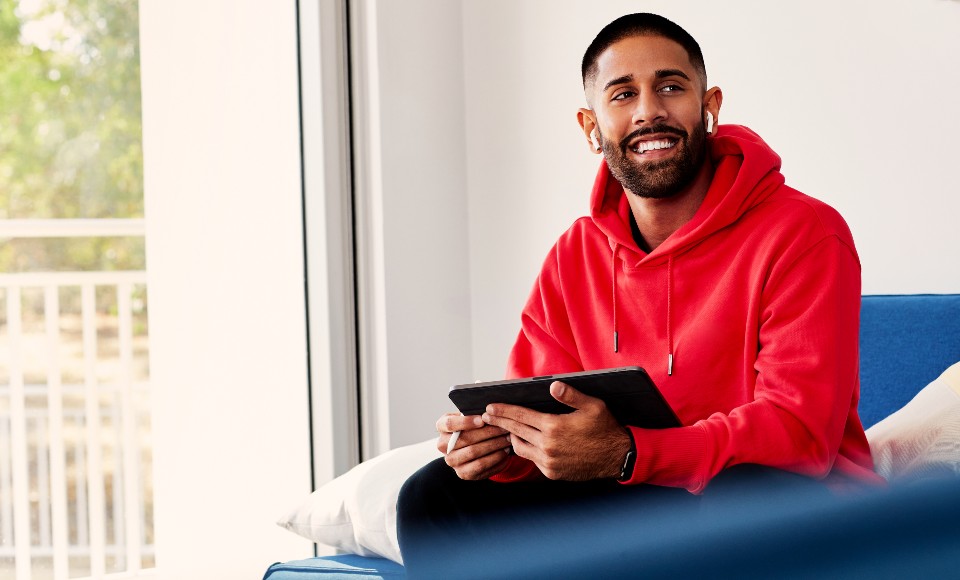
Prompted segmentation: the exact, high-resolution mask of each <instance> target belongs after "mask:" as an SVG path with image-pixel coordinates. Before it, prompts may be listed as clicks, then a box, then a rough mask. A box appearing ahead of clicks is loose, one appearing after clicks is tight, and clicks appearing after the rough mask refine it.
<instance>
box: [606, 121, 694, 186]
mask: <svg viewBox="0 0 960 580" xmlns="http://www.w3.org/2000/svg"><path fill="white" fill-rule="evenodd" d="M653 133H662V134H668V135H674V136H677V137H679V141H677V144H676V145H674V147H675V148H677V149H678V151H677V154H676V155H674V156H673V158H672V159H665V160H663V161H654V162H651V163H637V162H636V161H634V160H633V159H631V158H630V157H628V153H627V152H628V147H627V143H629V142H630V141H632V140H633V139H636V138H637V137H642V136H644V135H650V134H653ZM598 134H599V130H598ZM706 142H707V133H706V129H704V127H703V125H702V124H699V123H698V124H697V125H696V126H695V127H694V129H693V134H692V135H691V134H689V133H687V132H686V131H684V130H683V129H678V128H675V127H669V126H667V125H655V126H653V127H645V128H643V129H638V130H636V131H634V132H633V133H631V134H629V135H627V136H626V137H625V138H624V139H623V140H621V141H620V142H619V143H614V142H613V141H607V140H606V139H604V138H603V135H600V144H601V146H602V147H603V156H604V157H605V158H606V160H607V166H608V167H609V168H610V173H612V174H613V176H614V177H616V178H617V181H619V182H620V185H622V186H623V187H624V189H626V190H628V191H630V192H631V193H633V194H634V195H638V196H640V197H646V198H650V199H667V198H670V197H673V196H675V195H677V194H678V193H680V192H681V191H683V190H684V189H685V188H686V187H687V186H689V185H690V184H691V183H693V180H694V179H695V178H696V176H697V173H698V172H699V171H700V167H701V166H702V165H703V163H704V160H705V159H706V155H707V147H706Z"/></svg>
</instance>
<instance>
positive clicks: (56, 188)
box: [0, 0, 143, 270]
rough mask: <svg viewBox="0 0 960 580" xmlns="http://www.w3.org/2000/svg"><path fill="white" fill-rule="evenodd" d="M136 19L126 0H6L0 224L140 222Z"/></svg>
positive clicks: (0, 51)
mask: <svg viewBox="0 0 960 580" xmlns="http://www.w3.org/2000/svg"><path fill="white" fill-rule="evenodd" d="M137 19H138V10H137V2H136V1H133V0H68V1H67V0H19V1H16V2H3V4H2V8H0V87H3V91H2V92H0V95H2V101H0V128H2V129H0V219H2V218H19V219H24V218H121V217H122V218H126V217H142V216H143V161H142V159H143V156H142V152H141V130H140V49H139V39H138V27H137ZM2 269H3V268H2V267H0V270H2Z"/></svg>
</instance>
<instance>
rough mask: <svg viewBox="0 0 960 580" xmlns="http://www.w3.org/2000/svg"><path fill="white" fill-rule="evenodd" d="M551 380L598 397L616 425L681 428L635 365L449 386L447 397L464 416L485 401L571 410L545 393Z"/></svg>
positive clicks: (476, 412) (555, 411) (479, 411)
mask: <svg viewBox="0 0 960 580" xmlns="http://www.w3.org/2000/svg"><path fill="white" fill-rule="evenodd" d="M553 381H563V382H564V383H567V384H568V385H570V386H572V387H573V388H575V389H577V390H578V391H580V392H582V393H584V394H587V395H590V396H591V397H597V398H599V399H603V401H604V402H605V403H606V404H607V408H608V409H610V412H611V413H613V416H614V417H615V418H616V419H617V421H618V422H619V423H620V424H621V425H632V426H634V427H642V428H645V429H665V428H667V427H680V420H679V419H677V416H676V414H674V412H673V409H671V408H670V405H668V404H667V402H666V400H664V398H663V395H661V394H660V391H659V390H657V387H656V385H654V384H653V380H651V379H650V376H649V375H648V374H647V372H646V371H645V370H643V369H642V368H640V367H624V368H616V369H603V370H596V371H582V372H577V373H565V374H558V375H547V376H542V377H533V378H529V379H510V380H505V381H492V382H488V383H470V384H465V385H455V386H453V387H451V388H450V400H451V401H453V404H454V405H456V406H457V409H459V410H460V412H461V413H463V414H464V415H480V414H482V413H483V412H484V410H485V409H486V407H487V405H488V404H490V403H508V404H510V405H520V406H522V407H527V408H529V409H533V410H535V411H540V412H542V413H553V414H563V413H569V412H571V411H573V408H571V407H568V406H567V405H564V404H563V403H561V402H560V401H557V400H556V399H554V398H553V397H552V396H550V384H551V383H552V382H553Z"/></svg>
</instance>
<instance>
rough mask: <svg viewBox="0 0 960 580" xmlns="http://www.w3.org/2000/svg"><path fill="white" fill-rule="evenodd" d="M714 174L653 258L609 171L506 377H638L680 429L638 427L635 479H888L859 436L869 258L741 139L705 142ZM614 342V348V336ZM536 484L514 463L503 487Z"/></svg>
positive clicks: (533, 472) (532, 470)
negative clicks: (603, 372)
mask: <svg viewBox="0 0 960 580" xmlns="http://www.w3.org/2000/svg"><path fill="white" fill-rule="evenodd" d="M708 143H709V147H710V155H711V158H712V160H713V163H714V167H715V173H714V177H713V181H712V183H711V184H710V188H709V190H708V191H707V195H706V197H705V199H704V201H703V204H702V205H701V207H700V208H699V210H698V211H697V213H696V215H694V217H693V219H691V220H690V222H688V223H687V224H685V225H684V226H683V227H681V228H680V229H679V230H677V231H676V232H674V233H673V235H671V236H670V237H669V238H667V240H666V241H664V242H663V243H662V244H661V245H660V246H659V247H657V248H656V249H655V250H653V251H652V252H650V253H649V254H647V253H645V252H643V251H642V250H640V249H639V248H638V247H637V244H636V242H634V239H633V236H632V233H631V226H630V207H629V205H628V203H627V199H626V195H625V194H624V191H623V188H622V186H621V185H620V183H619V182H618V181H617V180H616V178H614V177H613V176H612V175H611V174H610V171H609V169H608V168H607V165H606V163H603V164H601V166H600V171H599V173H598V174H597V179H596V183H595V184H594V188H593V193H592V196H591V217H589V218H587V217H584V218H580V219H579V220H577V221H576V222H574V224H573V226H572V227H570V229H569V230H567V231H566V232H565V233H564V234H563V235H562V236H561V237H560V239H559V240H558V241H557V243H556V245H555V246H554V247H553V248H552V249H551V251H550V253H549V255H548V256H547V258H546V260H545V261H544V264H543V268H542V270H541V271H540V276H539V278H538V279H537V282H536V284H535V285H534V288H533V291H532V293H531V295H530V298H529V300H528V301H527V304H526V306H525V307H524V309H523V313H522V327H521V330H520V334H519V336H518V337H517V342H516V344H515V345H514V347H513V351H512V352H511V354H510V360H509V366H508V372H507V374H508V377H511V378H513V377H530V376H536V375H545V374H554V373H563V372H573V371H580V370H590V369H603V368H611V367H623V366H640V367H643V368H645V369H646V370H647V372H648V373H650V376H651V377H652V378H653V380H654V382H655V383H656V384H657V386H658V387H659V388H660V390H661V391H662V392H663V395H664V397H665V398H666V399H667V401H668V402H669V403H670V405H671V406H672V407H673V409H674V411H675V412H676V414H677V416H678V417H679V418H680V420H681V422H682V423H683V425H684V426H683V427H679V428H675V429H663V430H650V429H640V428H637V427H630V430H631V431H632V432H633V437H634V440H635V441H636V445H637V460H636V465H635V467H634V471H633V475H632V477H631V478H630V480H629V482H628V483H634V484H636V483H650V484H655V485H664V486H673V487H683V488H686V489H688V490H690V491H691V492H694V493H699V492H701V491H702V490H703V489H704V488H705V487H706V486H707V484H708V483H709V481H710V479H711V478H712V477H714V476H715V475H716V474H717V473H719V472H720V471H721V470H723V469H724V468H727V467H730V466H732V465H736V464H740V463H753V464H759V465H767V466H772V467H777V468H780V469H785V470H788V471H793V472H797V473H802V474H806V475H809V476H812V477H816V478H826V480H827V482H828V483H831V484H833V485H832V487H838V486H840V487H845V486H846V485H845V484H850V483H854V482H858V481H870V482H878V483H879V482H880V481H881V480H880V478H879V477H878V476H877V475H875V474H874V472H873V467H872V466H873V462H872V459H871V457H870V449H869V446H868V444H867V439H866V436H865V435H864V432H863V426H862V425H861V423H860V418H859V416H858V415H857V401H858V400H859V397H860V387H859V376H858V340H857V337H858V331H859V315H860V262H859V259H858V257H857V253H856V250H855V248H854V245H853V238H852V237H851V235H850V230H849V229H848V227H847V225H846V223H845V222H844V221H843V218H841V217H840V215H839V214H838V213H837V212H836V211H835V210H834V209H832V208H831V207H829V206H827V205H826V204H824V203H822V202H820V201H817V200H815V199H813V198H811V197H808V196H806V195H804V194H802V193H800V192H798V191H796V190H794V189H792V188H790V187H788V186H786V185H784V179H783V175H781V173H780V171H779V170H780V157H779V156H778V155H777V154H776V153H775V152H774V151H773V150H772V149H770V147H769V146H767V144H766V143H764V142H763V140H761V139H760V137H759V136H757V135H756V134H755V133H753V132H752V131H750V130H749V129H747V128H745V127H740V126H736V125H726V126H722V127H720V128H719V129H718V130H717V132H716V134H715V135H714V136H712V137H710V138H709V139H708ZM615 337H616V338H615ZM535 477H541V474H540V472H539V470H538V469H537V468H536V466H535V465H534V464H533V463H532V462H530V461H528V460H526V459H523V458H519V457H512V458H511V459H510V462H509V464H508V465H507V468H506V469H505V470H504V471H502V472H500V473H499V474H498V475H496V476H494V477H493V479H494V480H496V481H517V480H524V479H531V478H535Z"/></svg>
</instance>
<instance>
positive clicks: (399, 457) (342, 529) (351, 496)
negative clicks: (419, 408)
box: [277, 439, 441, 564]
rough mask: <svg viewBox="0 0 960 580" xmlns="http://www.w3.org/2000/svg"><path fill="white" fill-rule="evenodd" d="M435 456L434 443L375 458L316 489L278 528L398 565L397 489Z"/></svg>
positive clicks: (401, 448)
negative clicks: (391, 561) (384, 559)
mask: <svg viewBox="0 0 960 580" xmlns="http://www.w3.org/2000/svg"><path fill="white" fill-rule="evenodd" d="M440 456H441V453H440V452H439V451H438V450H437V440H436V439H430V440H429V441H424V442H422V443H417V444H415V445H408V446H406V447H399V448H397V449H394V450H392V451H388V452H386V453H384V454H382V455H378V456H377V457H374V458H373V459H369V460H367V461H364V462H363V463H361V464H360V465H358V466H356V467H354V468H353V469H351V470H350V471H348V472H347V473H344V474H343V475H341V476H340V477H338V478H336V479H334V480H333V481H331V482H329V483H326V484H324V485H323V486H321V487H320V488H319V489H318V490H316V491H315V492H313V493H311V494H310V496H309V497H307V500H306V501H305V502H303V503H302V504H301V505H299V506H297V507H296V508H294V509H293V510H291V511H290V513H288V514H287V515H286V516H284V517H283V518H281V519H280V520H279V521H278V522H277V525H279V526H280V527H282V528H286V529H288V530H290V531H291V532H293V533H295V534H298V535H300V536H303V537H304V538H307V539H308V540H312V541H314V542H317V543H318V544H325V545H327V546H332V547H334V548H338V549H340V550H343V551H344V552H348V553H351V554H359V555H361V556H380V557H383V558H387V559H390V560H393V561H394V562H397V563H399V564H403V560H402V559H401V558H400V545H399V543H398V542H397V496H399V495H400V487H401V486H403V483H404V482H405V481H406V480H407V478H409V477H410V476H411V475H413V474H414V472H416V471H417V470H418V469H420V468H421V467H423V466H424V465H426V464H427V463H429V462H430V461H432V460H434V459H436V458H437V457H440Z"/></svg>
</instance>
